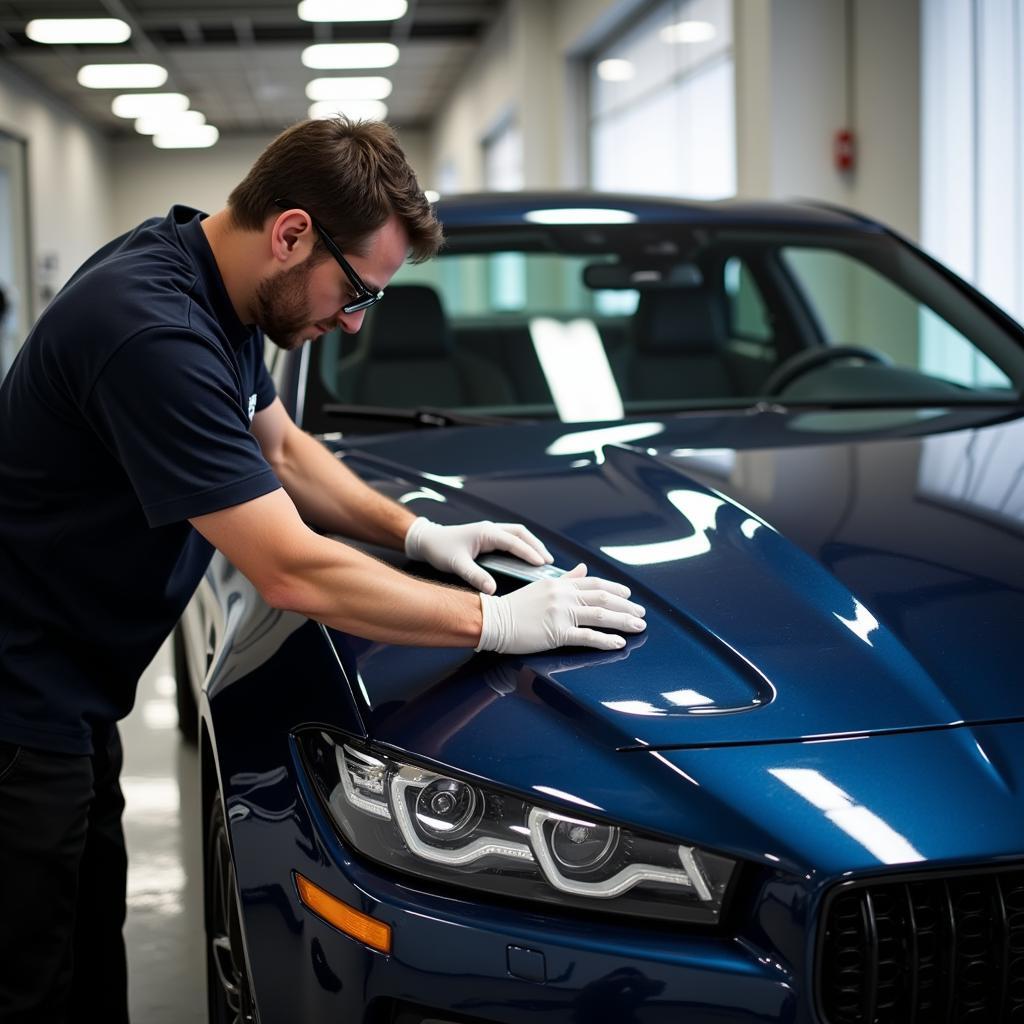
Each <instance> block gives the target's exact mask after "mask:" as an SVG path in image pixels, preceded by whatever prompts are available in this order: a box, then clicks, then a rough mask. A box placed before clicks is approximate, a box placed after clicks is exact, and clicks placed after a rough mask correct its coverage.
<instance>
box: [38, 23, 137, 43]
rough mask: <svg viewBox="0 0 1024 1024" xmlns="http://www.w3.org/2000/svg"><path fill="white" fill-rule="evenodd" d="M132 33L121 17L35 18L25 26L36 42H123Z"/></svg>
mask: <svg viewBox="0 0 1024 1024" xmlns="http://www.w3.org/2000/svg"><path fill="white" fill-rule="evenodd" d="M131 34H132V30H131V28H129V26H128V24H127V23H126V22H123V21H121V19H120V18H33V19H32V21H30V22H29V23H28V24H27V25H26V26H25V35H27V36H28V37H29V39H31V40H32V42H34V43H53V44H61V43H123V42H125V41H126V40H127V39H128V38H129V37H130V36H131Z"/></svg>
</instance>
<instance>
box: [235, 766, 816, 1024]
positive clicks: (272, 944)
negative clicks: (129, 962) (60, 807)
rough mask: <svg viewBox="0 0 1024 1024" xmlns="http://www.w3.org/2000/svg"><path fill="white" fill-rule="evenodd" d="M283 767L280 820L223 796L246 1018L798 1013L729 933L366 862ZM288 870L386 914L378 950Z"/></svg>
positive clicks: (615, 1018) (791, 992) (772, 971)
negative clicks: (333, 917) (480, 890)
mask: <svg viewBox="0 0 1024 1024" xmlns="http://www.w3.org/2000/svg"><path fill="white" fill-rule="evenodd" d="M281 781H282V782H283V781H284V780H281ZM292 781H294V783H295V784H296V786H297V788H298V789H299V791H300V797H299V800H298V801H296V802H295V803H294V804H293V805H292V807H293V814H292V815H290V816H289V817H288V819H286V820H285V821H283V820H282V819H281V818H279V817H276V816H275V818H276V820H273V821H268V820H267V819H266V817H265V816H264V815H263V814H261V813H258V812H257V813H252V810H253V808H252V805H251V804H250V803H248V802H245V803H242V802H233V801H231V800H229V817H230V818H231V820H232V832H233V836H234V846H235V857H236V868H237V871H238V878H239V885H240V890H241V897H242V906H243V915H244V918H245V933H246V941H247V951H248V957H249V962H250V971H251V975H250V976H251V978H252V980H253V988H254V992H255V996H256V1001H257V1004H258V1007H259V1014H260V1021H261V1022H262V1024H279V1022H280V1024H283V1022H289V1024H291V1022H293V1021H295V1020H302V1021H306V1022H319V1021H325V1022H326V1021H332V1022H337V1021H345V1022H346V1024H385V1022H386V1024H517V1022H521V1021H525V1020H534V1019H540V1020H543V1021H545V1022H551V1024H580V1022H586V1024H603V1022H607V1024H625V1022H643V1024H669V1022H672V1024H679V1022H680V1021H686V1022H688V1024H699V1022H703V1021H708V1022H712V1021H714V1022H736V1024H739V1022H744V1024H753V1022H754V1021H757V1022H759V1024H765V1022H774V1021H778V1022H787V1024H797V1022H803V1021H810V1020H812V1019H813V1018H812V1017H810V1016H806V1015H805V1011H801V1010H800V1009H799V1006H798V1002H799V1001H798V998H797V995H796V992H795V984H794V980H793V977H792V975H791V972H790V971H789V970H788V969H787V968H786V966H785V965H784V964H782V963H780V962H778V959H777V958H773V957H772V956H771V955H769V954H767V953H766V952H764V951H762V950H760V949H758V948H756V946H755V945H754V944H753V943H751V942H749V941H747V940H745V939H738V938H734V937H730V936H728V935H724V934H719V933H708V932H701V931H699V930H697V929H694V930H692V931H688V930H685V929H683V928H682V927H680V926H678V925H673V926H671V927H661V926H653V927H652V926H649V925H642V924H634V923H633V922H619V921H616V920H614V919H604V918H600V917H594V918H586V919H585V918H578V917H568V916H565V917H562V916H556V915H551V914H549V913H541V912H539V911H538V910H535V909H534V908H533V907H532V906H530V905H525V904H521V905H517V906H516V905H505V904H499V903H497V902H495V901H492V900H489V899H488V900H478V899H475V898H474V897H473V895H472V894H471V893H469V892H467V891H463V890H458V889H451V890H448V891H445V892H441V891H437V890H432V886H431V890H432V891H430V890H428V888H427V886H428V885H430V883H420V882H418V881H417V880H415V879H409V878H406V877H404V876H399V875H396V874H392V873H390V872H387V871H385V870H381V869H378V868H377V867H375V866H371V865H368V864H367V863H366V862H365V861H364V860H362V859H357V858H356V857H355V856H353V854H352V852H351V851H350V850H349V849H347V848H346V846H345V845H344V844H343V843H342V842H341V840H340V839H339V838H338V836H337V834H336V833H335V831H334V829H333V827H332V826H331V824H330V822H329V821H328V820H327V818H326V815H325V814H324V812H323V811H322V809H321V808H320V806H319V804H318V802H317V801H316V798H315V797H314V796H313V794H312V792H311V791H310V790H308V789H306V787H305V785H304V780H302V779H300V778H297V777H293V779H292ZM275 788H276V787H275ZM286 822H287V823H286ZM296 871H298V872H300V873H301V874H302V875H304V876H305V877H306V878H307V879H309V880H310V881H311V882H313V883H314V884H315V885H316V886H318V887H319V888H320V889H322V890H324V891H325V892H327V893H329V894H330V895H332V896H334V897H335V898H336V899H338V900H341V901H342V902H343V903H345V904H347V905H348V906H349V907H352V908H354V909H356V910H358V911H360V912H362V913H364V914H368V915H370V916H371V917H373V918H374V919H375V920H377V921H380V922H383V923H386V924H387V925H389V926H390V928H391V932H392V947H391V952H390V954H383V953H379V952H376V951H374V950H372V949H370V948H368V947H367V946H365V945H364V944H363V943H361V942H360V941H358V940H356V939H354V938H351V937H349V936H348V935H346V934H345V933H344V932H342V931H340V930H339V929H338V928H336V927H334V926H333V925H331V924H329V923H328V922H327V921H326V920H324V919H323V918H321V917H319V916H318V915H317V914H315V913H313V912H312V911H310V910H309V909H308V908H307V907H306V906H305V905H304V904H303V903H302V902H301V900H300V898H299V895H298V890H297V886H296V883H295V877H294V873H295V872H296ZM538 1015H539V1016H538Z"/></svg>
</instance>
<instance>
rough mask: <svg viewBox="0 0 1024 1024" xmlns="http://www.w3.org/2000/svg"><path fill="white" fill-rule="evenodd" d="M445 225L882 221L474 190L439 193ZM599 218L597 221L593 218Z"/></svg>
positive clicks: (796, 203) (844, 214)
mask: <svg viewBox="0 0 1024 1024" xmlns="http://www.w3.org/2000/svg"><path fill="white" fill-rule="evenodd" d="M434 209H435V211H436V213H437V216H438V219H439V220H440V221H441V223H442V224H444V226H445V228H446V229H447V228H456V229H458V228H463V227H466V228H469V227H473V228H481V227H505V226H513V225H519V226H520V227H522V226H523V222H524V216H525V214H527V213H529V212H530V211H533V210H553V209H601V210H607V209H615V210H623V211H626V212H627V213H630V214H632V215H633V216H634V217H635V222H636V223H641V224H643V223H646V224H657V223H669V224H695V225H708V226H714V225H722V226H725V225H740V224H743V225H748V226H758V227H772V226H774V227H779V228H806V227H820V228H830V227H831V228H841V229H845V230H855V231H856V230H860V231H865V232H867V233H870V234H878V233H881V232H884V231H885V230H886V229H885V227H884V225H882V224H880V223H879V222H877V221H874V220H871V219H870V218H868V217H865V216H863V215H861V214H858V213H856V212H854V211H852V210H844V209H842V208H841V207H838V206H833V205H830V204H827V203H822V202H817V201H815V200H792V201H788V202H782V201H768V200H748V199H722V200H715V201H703V200H696V199H676V198H672V197H669V196H650V195H635V194H629V193H622V192H591V191H571V192H570V191H563V192H558V191H543V192H541V191H535V192H476V193H465V194H460V195H453V196H448V197H443V198H441V199H440V200H438V202H437V203H436V204H435V207H434ZM598 222H599V221H598Z"/></svg>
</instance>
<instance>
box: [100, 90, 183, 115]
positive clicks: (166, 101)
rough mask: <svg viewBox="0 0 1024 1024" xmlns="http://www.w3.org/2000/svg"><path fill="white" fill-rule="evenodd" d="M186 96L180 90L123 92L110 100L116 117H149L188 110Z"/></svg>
mask: <svg viewBox="0 0 1024 1024" xmlns="http://www.w3.org/2000/svg"><path fill="white" fill-rule="evenodd" d="M188 102H189V100H188V97H187V96H186V95H185V94H184V93H180V92H123V93H121V95H120V96H115V97H114V98H113V100H111V102H110V109H111V110H112V111H113V113H114V114H115V116H117V117H127V118H136V117H149V116H150V115H152V114H177V113H179V112H180V111H182V110H188Z"/></svg>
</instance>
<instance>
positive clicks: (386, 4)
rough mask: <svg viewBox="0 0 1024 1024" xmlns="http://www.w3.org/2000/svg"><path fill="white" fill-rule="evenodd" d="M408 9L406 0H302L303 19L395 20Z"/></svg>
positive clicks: (300, 13) (301, 15)
mask: <svg viewBox="0 0 1024 1024" xmlns="http://www.w3.org/2000/svg"><path fill="white" fill-rule="evenodd" d="M408 9H409V4H408V3H407V2H406V0H302V3H300V4H299V17H300V18H301V19H302V20H303V21H395V20H397V19H398V18H401V17H402V15H403V14H405V12H406V11H407V10H408Z"/></svg>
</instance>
